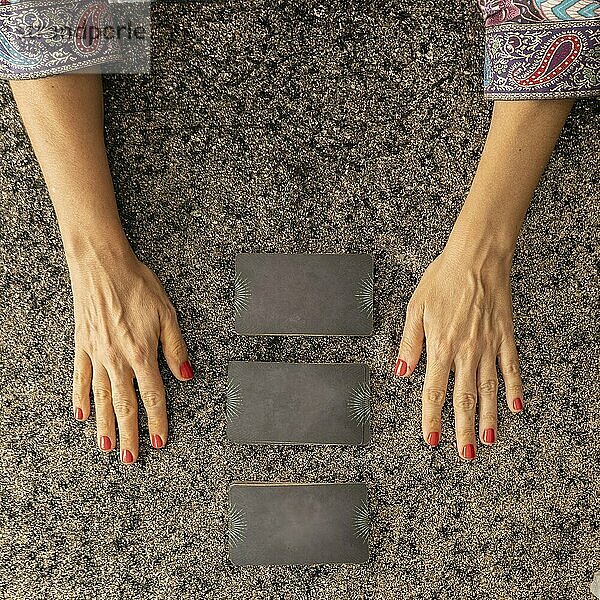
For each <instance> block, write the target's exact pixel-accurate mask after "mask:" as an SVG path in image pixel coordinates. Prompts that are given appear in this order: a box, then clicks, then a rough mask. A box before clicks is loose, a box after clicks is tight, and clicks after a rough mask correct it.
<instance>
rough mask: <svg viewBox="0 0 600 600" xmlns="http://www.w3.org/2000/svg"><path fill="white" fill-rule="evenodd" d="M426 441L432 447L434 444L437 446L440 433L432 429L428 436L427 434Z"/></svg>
mask: <svg viewBox="0 0 600 600" xmlns="http://www.w3.org/2000/svg"><path fill="white" fill-rule="evenodd" d="M427 443H428V444H429V445H430V446H431V447H432V448H434V447H435V446H437V445H438V444H439V443H440V434H439V433H438V432H437V431H432V432H431V433H430V434H429V435H428V436H427Z"/></svg>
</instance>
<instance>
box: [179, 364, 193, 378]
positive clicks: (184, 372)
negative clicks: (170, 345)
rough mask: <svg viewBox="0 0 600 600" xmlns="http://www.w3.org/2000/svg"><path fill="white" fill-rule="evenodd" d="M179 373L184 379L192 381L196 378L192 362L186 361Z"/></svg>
mask: <svg viewBox="0 0 600 600" xmlns="http://www.w3.org/2000/svg"><path fill="white" fill-rule="evenodd" d="M179 372H180V373H181V376H182V377H183V378H184V379H191V378H192V377H193V376H194V370H193V369H192V365H190V361H189V360H186V361H185V362H184V363H183V364H182V365H181V367H180V368H179Z"/></svg>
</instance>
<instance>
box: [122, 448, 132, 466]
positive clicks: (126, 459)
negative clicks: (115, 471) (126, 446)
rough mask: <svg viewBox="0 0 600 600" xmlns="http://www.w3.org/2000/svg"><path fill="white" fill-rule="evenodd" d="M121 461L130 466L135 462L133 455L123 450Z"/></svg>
mask: <svg viewBox="0 0 600 600" xmlns="http://www.w3.org/2000/svg"><path fill="white" fill-rule="evenodd" d="M121 460H122V461H123V462H124V463H127V464H130V463H132V462H133V454H131V452H129V450H121Z"/></svg>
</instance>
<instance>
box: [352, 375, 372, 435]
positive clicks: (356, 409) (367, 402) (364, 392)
mask: <svg viewBox="0 0 600 600" xmlns="http://www.w3.org/2000/svg"><path fill="white" fill-rule="evenodd" d="M348 415H349V416H350V418H351V419H352V420H353V421H355V422H356V423H358V425H359V426H360V427H362V426H363V425H365V423H368V421H369V419H370V418H371V388H370V387H369V385H368V384H367V383H361V384H360V385H358V386H357V387H355V388H353V389H352V390H351V392H350V398H349V399H348Z"/></svg>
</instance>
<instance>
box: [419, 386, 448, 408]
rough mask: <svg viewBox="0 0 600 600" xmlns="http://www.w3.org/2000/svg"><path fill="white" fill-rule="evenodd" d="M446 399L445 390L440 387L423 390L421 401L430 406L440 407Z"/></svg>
mask: <svg viewBox="0 0 600 600" xmlns="http://www.w3.org/2000/svg"><path fill="white" fill-rule="evenodd" d="M445 400H446V391H445V390H441V389H433V388H429V389H425V390H423V402H424V403H425V404H429V405H430V406H435V407H441V406H442V405H443V404H444V402H445Z"/></svg>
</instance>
